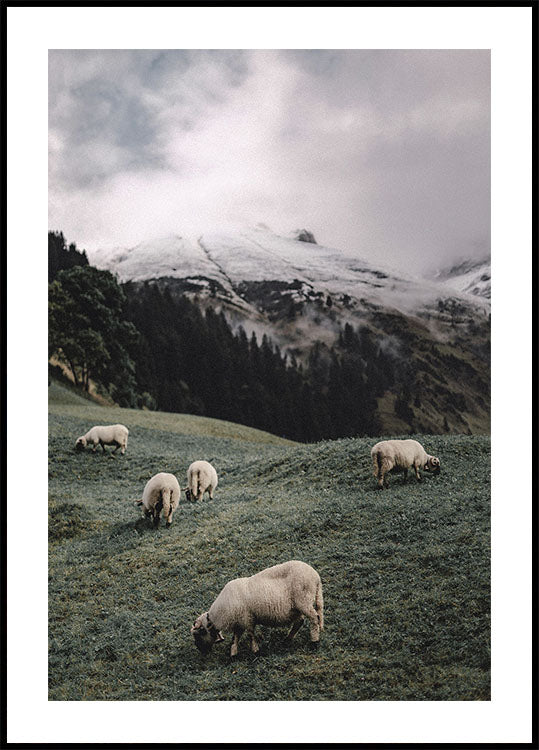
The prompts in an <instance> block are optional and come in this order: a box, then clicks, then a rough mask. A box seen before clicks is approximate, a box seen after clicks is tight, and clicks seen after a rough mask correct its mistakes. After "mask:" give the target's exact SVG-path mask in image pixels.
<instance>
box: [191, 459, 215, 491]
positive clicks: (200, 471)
mask: <svg viewBox="0 0 539 750" xmlns="http://www.w3.org/2000/svg"><path fill="white" fill-rule="evenodd" d="M216 487H217V472H216V471H215V469H214V468H213V466H212V465H211V464H210V463H209V462H208V461H194V462H193V463H192V464H191V465H190V466H189V468H188V469H187V487H186V488H185V493H186V496H187V499H188V500H202V498H203V496H204V493H205V492H207V493H208V495H209V496H210V500H213V493H214V490H215V488H216Z"/></svg>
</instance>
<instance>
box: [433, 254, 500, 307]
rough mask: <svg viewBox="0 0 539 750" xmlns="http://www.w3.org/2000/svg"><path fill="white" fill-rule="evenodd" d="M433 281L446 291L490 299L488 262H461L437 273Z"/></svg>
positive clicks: (485, 260)
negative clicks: (441, 285)
mask: <svg viewBox="0 0 539 750" xmlns="http://www.w3.org/2000/svg"><path fill="white" fill-rule="evenodd" d="M434 280H435V281H438V282H440V283H441V284H443V285H444V286H445V287H446V288H447V289H452V290H455V291H457V292H459V293H462V292H464V293H465V294H473V295H476V296H478V297H484V298H485V299H490V283H491V282H490V260H489V259H483V260H479V261H473V260H463V261H461V262H459V263H456V264H455V265H453V266H450V267H449V268H446V269H444V270H443V271H439V272H438V273H437V274H436V275H435V276H434Z"/></svg>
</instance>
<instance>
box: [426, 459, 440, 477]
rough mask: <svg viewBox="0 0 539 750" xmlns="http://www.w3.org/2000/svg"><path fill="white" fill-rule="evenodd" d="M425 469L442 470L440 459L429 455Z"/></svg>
mask: <svg viewBox="0 0 539 750" xmlns="http://www.w3.org/2000/svg"><path fill="white" fill-rule="evenodd" d="M425 469H426V470H427V471H434V472H436V473H438V472H439V471H440V459H439V458H436V456H429V460H428V461H427V463H426V464H425Z"/></svg>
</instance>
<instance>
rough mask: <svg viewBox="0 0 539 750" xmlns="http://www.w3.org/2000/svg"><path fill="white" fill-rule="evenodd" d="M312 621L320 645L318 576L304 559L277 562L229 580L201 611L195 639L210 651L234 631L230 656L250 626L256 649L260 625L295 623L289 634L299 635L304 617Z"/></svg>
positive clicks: (321, 615) (312, 631) (312, 633)
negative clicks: (256, 636)
mask: <svg viewBox="0 0 539 750" xmlns="http://www.w3.org/2000/svg"><path fill="white" fill-rule="evenodd" d="M304 617H307V618H308V619H309V622H310V626H311V628H310V637H311V644H312V645H313V647H314V646H317V645H318V642H319V640H320V631H321V630H322V629H323V627H324V600H323V597H322V582H321V580H320V576H319V575H318V573H317V572H316V570H314V568H311V566H310V565H307V563H304V562H301V561H300V560H290V561H289V562H285V563H281V564H280V565H274V566H273V567H271V568H266V569H265V570H262V571H260V573H255V574H254V575H252V576H250V577H249V578H235V579H234V580H233V581H229V582H228V583H227V584H226V585H225V586H224V588H223V589H222V591H221V593H220V594H219V596H218V597H217V599H216V600H215V601H214V603H213V604H212V605H211V607H210V608H209V610H208V611H207V612H204V614H202V615H200V616H199V617H197V619H196V620H195V622H194V623H193V626H192V627H191V633H192V634H193V636H194V639H195V645H196V647H197V648H198V649H199V651H201V652H202V653H203V654H207V653H208V652H209V651H210V649H211V647H212V646H213V644H214V643H219V642H220V641H223V640H224V638H223V635H222V632H221V631H227V632H230V633H233V634H234V638H233V641H232V646H231V649H230V656H236V654H237V653H238V642H239V640H240V638H241V636H242V634H243V633H244V632H245V631H246V632H247V634H248V635H249V637H250V639H251V649H252V651H253V653H255V654H256V653H257V652H258V651H259V646H258V643H257V642H256V639H255V627H256V625H258V624H260V625H268V626H271V627H278V626H280V625H291V626H292V627H291V629H290V632H289V633H288V635H287V640H288V641H290V640H292V638H293V637H294V636H295V634H296V633H297V631H298V630H299V628H300V627H301V624H302V623H303V618H304Z"/></svg>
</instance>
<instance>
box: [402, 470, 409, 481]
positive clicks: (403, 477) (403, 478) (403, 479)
mask: <svg viewBox="0 0 539 750" xmlns="http://www.w3.org/2000/svg"><path fill="white" fill-rule="evenodd" d="M407 478H408V469H404V471H403V472H402V483H403V484H406V479H407Z"/></svg>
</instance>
